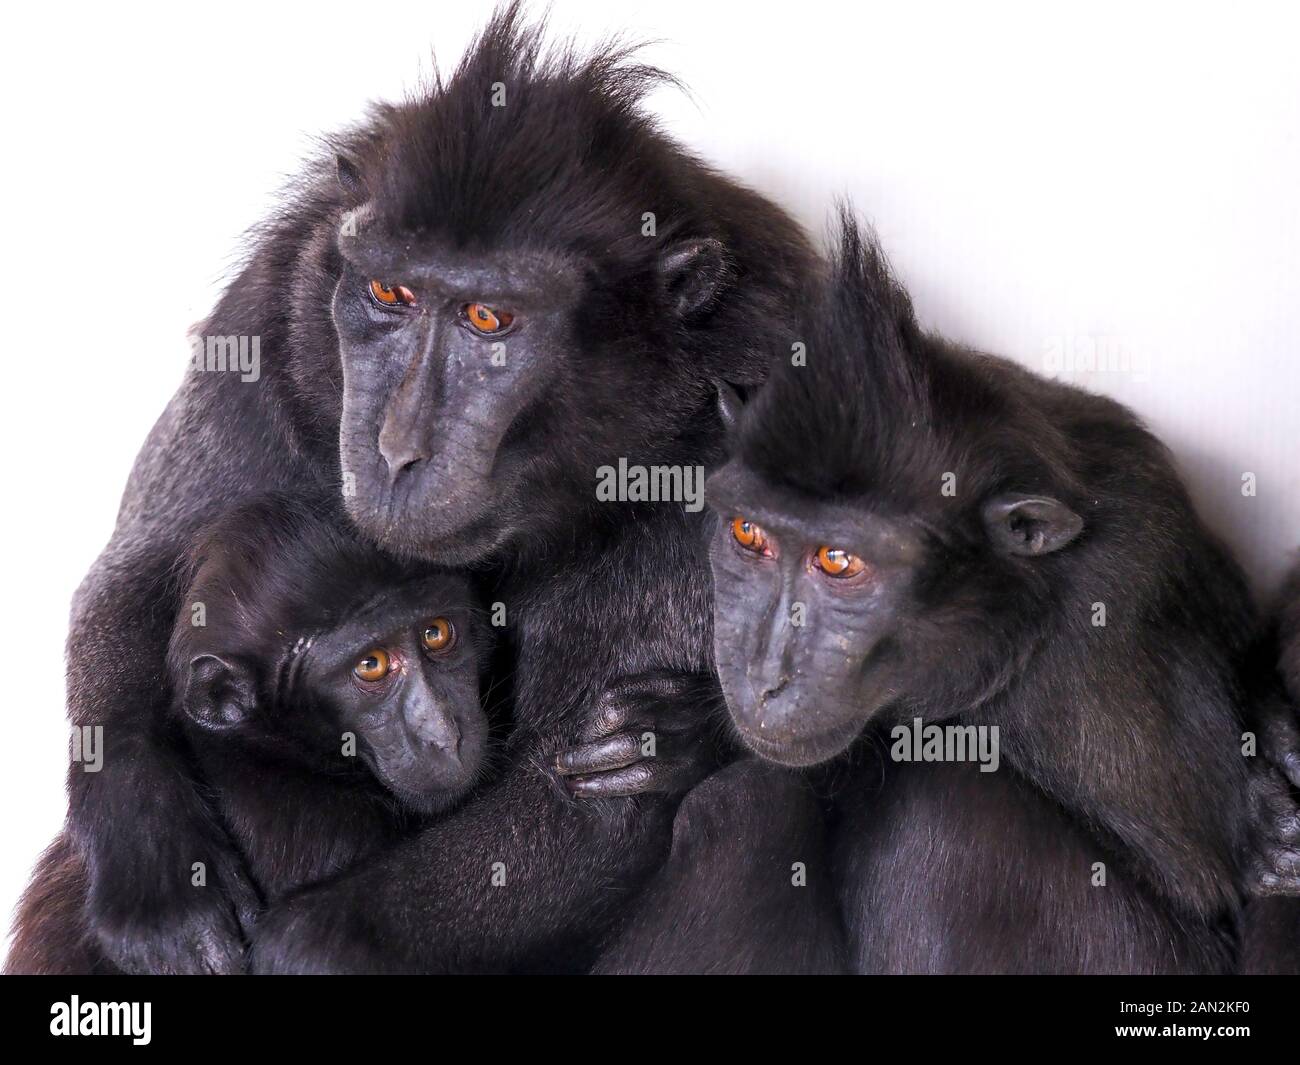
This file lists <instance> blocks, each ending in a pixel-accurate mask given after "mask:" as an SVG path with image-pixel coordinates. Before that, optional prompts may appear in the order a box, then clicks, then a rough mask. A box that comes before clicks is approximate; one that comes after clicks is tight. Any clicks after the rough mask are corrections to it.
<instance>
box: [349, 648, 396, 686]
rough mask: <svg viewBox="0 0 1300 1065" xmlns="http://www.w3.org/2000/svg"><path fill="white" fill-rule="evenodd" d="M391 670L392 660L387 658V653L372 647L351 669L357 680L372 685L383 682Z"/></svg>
mask: <svg viewBox="0 0 1300 1065" xmlns="http://www.w3.org/2000/svg"><path fill="white" fill-rule="evenodd" d="M392 668H393V660H392V659H391V658H389V657H388V652H387V651H385V650H384V649H383V648H381V647H372V648H371V649H370V650H369V651H367V652H366V653H365V654H364V655H362V656H361V658H360V659H359V660H358V661H357V664H356V665H355V666H353V667H352V672H353V674H354V675H355V676H356V678H357V679H358V680H365V681H369V682H370V683H371V684H373V683H374V682H375V681H378V680H383V679H384V678H385V677H386V676H388V673H389V671H390V670H391V669H392Z"/></svg>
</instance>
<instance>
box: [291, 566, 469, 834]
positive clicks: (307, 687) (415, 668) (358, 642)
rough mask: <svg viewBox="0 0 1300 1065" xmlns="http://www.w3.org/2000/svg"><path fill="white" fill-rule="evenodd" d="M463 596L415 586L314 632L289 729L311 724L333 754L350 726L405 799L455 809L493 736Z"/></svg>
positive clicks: (368, 758) (365, 754)
mask: <svg viewBox="0 0 1300 1065" xmlns="http://www.w3.org/2000/svg"><path fill="white" fill-rule="evenodd" d="M465 601H466V600H465V599H464V598H463V597H456V596H452V597H449V596H448V595H447V594H446V589H445V587H439V588H435V589H433V594H430V589H428V588H426V587H423V586H420V585H417V586H415V587H412V588H409V589H402V590H400V591H398V592H394V593H390V594H385V595H383V596H381V597H380V598H378V599H376V600H373V601H372V602H371V603H370V604H368V605H367V606H366V607H364V608H363V609H362V610H360V611H359V612H357V613H356V614H354V615H353V616H352V617H350V618H349V619H348V620H347V621H346V622H345V623H343V624H342V625H340V626H339V627H338V628H336V629H333V630H332V631H330V632H327V633H325V634H323V635H321V636H318V637H317V638H316V639H315V640H313V642H312V644H311V646H310V648H309V649H308V650H307V652H306V654H305V656H304V658H303V661H302V663H301V665H300V666H299V668H298V670H297V672H296V674H295V677H294V685H293V687H294V691H295V696H294V697H293V698H292V700H291V702H292V704H293V706H294V711H293V720H292V721H291V722H289V728H290V729H291V730H295V729H300V728H310V729H311V730H312V731H314V732H315V734H316V736H317V738H318V739H319V741H320V742H321V744H322V745H323V746H324V747H325V748H326V749H331V750H333V751H335V752H337V751H340V750H341V748H342V744H343V740H342V737H343V734H344V733H347V732H351V733H353V734H354V735H355V736H356V740H357V743H356V748H357V752H356V753H357V756H358V757H359V758H360V759H361V760H362V762H364V764H365V765H366V766H367V768H369V770H370V771H371V772H372V773H373V774H374V775H375V777H376V778H377V779H378V780H379V781H380V782H381V783H382V784H383V785H384V787H386V788H387V789H388V790H389V791H391V792H392V793H393V794H394V795H395V796H396V797H397V798H398V799H399V800H401V802H402V804H403V805H405V806H408V807H410V808H412V809H415V810H418V811H420V812H422V813H437V812H439V811H441V810H443V809H446V808H447V807H449V806H451V805H452V804H453V803H455V802H456V800H457V799H459V798H460V797H461V796H463V795H464V794H465V792H467V791H468V790H469V789H470V788H471V787H473V785H474V783H475V782H476V781H477V779H478V778H479V776H480V773H481V770H482V767H483V761H484V756H485V753H486V750H487V743H488V723H487V719H486V716H485V715H484V713H483V710H482V709H481V706H480V701H479V657H478V654H477V648H476V640H475V633H474V628H473V622H472V619H471V617H470V615H469V613H468V611H467V610H466V609H465V608H464V605H463V604H464V603H465ZM307 719H310V722H308V720H307Z"/></svg>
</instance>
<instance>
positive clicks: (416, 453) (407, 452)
mask: <svg viewBox="0 0 1300 1065" xmlns="http://www.w3.org/2000/svg"><path fill="white" fill-rule="evenodd" d="M379 453H380V454H381V455H383V456H384V461H385V462H386V463H387V464H388V476H389V478H390V479H391V480H394V481H395V480H397V477H398V474H400V473H401V472H402V471H403V470H405V469H409V468H410V467H411V466H414V465H415V464H416V463H417V462H423V461H425V460H427V459H428V458H429V450H428V448H426V447H425V446H424V445H423V444H422V443H419V442H418V441H417V440H415V439H414V438H413V437H412V435H411V434H410V433H409V432H406V431H404V430H401V429H395V428H394V425H393V422H392V421H385V422H384V427H383V429H382V430H381V431H380V433H379Z"/></svg>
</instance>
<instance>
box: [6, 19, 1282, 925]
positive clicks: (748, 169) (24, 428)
mask: <svg viewBox="0 0 1300 1065" xmlns="http://www.w3.org/2000/svg"><path fill="white" fill-rule="evenodd" d="M1046 6H1047V5H1042V4H1029V3H1026V4H1003V3H987V2H986V3H983V4H979V5H957V4H953V5H948V4H936V3H919V4H918V3H907V4H900V3H897V2H889V3H874V2H873V3H864V2H861V0H858V2H853V3H842V4H836V3H829V2H824V0H802V2H800V3H794V4H766V5H765V4H759V3H745V4H734V5H733V4H725V5H724V4H705V3H702V2H701V0H653V2H646V3H635V2H619V0H556V2H555V3H554V7H553V12H552V24H553V26H554V27H555V28H556V29H557V30H559V31H561V32H578V33H579V35H580V36H581V37H583V38H585V39H588V40H591V39H596V38H599V37H601V36H604V35H605V34H607V33H610V32H614V31H626V32H628V33H629V34H631V35H633V36H636V37H642V38H659V39H661V43H660V44H658V45H656V46H654V47H653V48H651V49H650V50H649V52H648V53H647V54H648V56H649V57H650V58H652V59H653V60H655V61H657V62H659V63H660V64H662V65H664V66H666V67H668V68H669V69H671V70H673V71H675V72H676V73H678V74H679V75H681V76H682V78H683V79H684V80H685V82H686V83H687V84H688V85H689V86H690V89H691V90H692V96H690V97H685V96H682V95H680V94H675V93H669V92H663V93H660V94H658V95H656V97H655V98H654V105H655V107H656V109H658V110H659V111H660V113H661V114H662V115H663V118H664V121H665V123H666V125H667V126H668V128H669V129H670V130H672V131H673V132H674V133H675V134H676V135H677V136H679V137H680V138H681V139H682V140H684V141H685V142H686V143H687V144H689V145H691V146H693V147H694V148H696V149H698V150H699V151H700V152H702V153H703V154H704V155H706V156H708V157H710V158H711V159H713V160H715V161H716V162H717V163H718V164H719V165H721V166H722V167H723V168H725V169H727V170H730V171H731V172H733V173H735V174H738V175H742V176H743V177H744V178H745V179H747V180H748V181H749V182H750V183H751V184H753V185H755V186H756V187H757V188H759V189H760V190H762V191H763V192H766V193H768V194H769V195H771V196H773V197H775V198H776V199H778V200H779V201H781V202H782V203H784V204H785V205H787V206H788V207H789V208H790V209H792V210H793V211H794V212H795V213H796V215H797V216H798V217H799V218H800V219H801V220H802V221H803V222H804V223H806V224H807V225H808V226H809V227H810V228H812V229H813V230H814V231H815V232H816V233H818V234H822V233H823V232H824V229H825V219H826V217H827V209H828V207H829V205H830V203H831V200H832V198H833V197H834V196H837V195H848V196H851V197H852V199H853V200H854V201H855V203H856V204H857V206H858V208H859V209H860V211H861V212H862V213H863V214H864V215H866V216H867V217H868V218H869V219H870V220H871V221H873V222H874V223H875V225H876V226H877V228H878V230H879V232H880V234H881V237H882V239H883V241H884V243H885V246H886V248H887V250H888V251H889V253H890V255H891V258H892V259H893V262H894V264H895V266H896V268H897V269H898V272H899V273H900V275H901V276H902V278H903V279H904V281H905V282H907V284H908V285H909V286H910V288H911V290H912V293H913V296H914V298H915V301H916V305H917V309H918V312H919V314H920V317H921V319H922V320H923V322H925V323H926V324H927V325H929V326H931V327H934V328H936V329H939V330H942V331H943V332H945V333H947V334H949V335H951V336H953V337H955V338H957V339H960V340H963V341H966V342H969V343H972V344H974V345H977V346H980V347H983V348H985V349H987V350H990V351H996V352H1000V353H1002V354H1006V355H1010V356H1012V357H1014V358H1017V359H1019V360H1022V361H1023V362H1025V363H1026V364H1028V365H1030V366H1032V367H1034V368H1036V369H1039V370H1044V371H1053V372H1061V373H1063V374H1064V375H1066V376H1069V377H1070V378H1071V379H1073V380H1075V381H1079V382H1082V383H1084V384H1086V385H1087V386H1088V387H1090V388H1094V389H1097V390H1100V391H1103V392H1107V393H1110V394H1112V395H1114V396H1116V397H1118V398H1120V399H1122V400H1124V401H1125V402H1127V403H1129V404H1131V405H1132V406H1134V407H1136V408H1137V409H1138V410H1139V411H1141V412H1142V413H1143V415H1144V416H1145V417H1146V418H1147V419H1148V420H1149V422H1150V424H1151V425H1152V426H1153V427H1154V428H1155V429H1156V430H1157V432H1159V433H1160V434H1161V435H1162V436H1163V437H1164V438H1165V440H1166V441H1168V443H1169V444H1170V446H1171V447H1172V448H1173V450H1174V452H1175V454H1176V455H1177V457H1178V459H1179V461H1180V463H1181V465H1182V467H1183V469H1184V470H1185V471H1186V475H1187V477H1188V479H1189V480H1190V482H1191V484H1192V486H1193V489H1194V492H1195V494H1196V496H1197V498H1198V500H1199V501H1200V503H1201V504H1202V506H1203V508H1204V510H1205V512H1206V514H1207V516H1208V517H1209V519H1210V520H1211V522H1212V524H1213V525H1214V526H1215V527H1216V528H1217V529H1219V530H1220V531H1221V532H1222V534H1223V535H1224V536H1226V537H1227V538H1228V539H1229V540H1230V541H1231V542H1232V543H1233V544H1234V545H1235V546H1236V548H1237V549H1238V551H1239V553H1240V557H1241V558H1242V560H1243V562H1244V563H1245V564H1246V566H1247V567H1248V569H1249V570H1250V572H1251V575H1252V578H1253V579H1254V580H1255V581H1256V585H1257V588H1258V589H1259V590H1260V591H1261V592H1263V593H1267V592H1268V591H1269V590H1271V588H1272V587H1273V585H1274V584H1275V582H1276V578H1277V575H1278V574H1279V572H1280V570H1281V568H1282V567H1283V565H1284V564H1285V562H1286V561H1287V559H1288V557H1289V556H1290V555H1291V553H1292V552H1293V549H1294V547H1295V546H1296V545H1297V544H1300V472H1297V465H1296V462H1295V458H1296V456H1297V451H1298V450H1300V426H1297V424H1296V422H1297V417H1296V415H1297V409H1298V407H1300V404H1298V403H1297V399H1298V397H1300V368H1297V359H1296V355H1297V339H1296V338H1297V336H1300V208H1298V207H1297V203H1298V202H1300V200H1298V198H1297V190H1298V189H1300V65H1297V64H1296V62H1295V59H1294V52H1293V49H1294V44H1295V41H1296V39H1297V29H1298V28H1300V27H1297V25H1295V24H1294V22H1293V21H1292V20H1291V18H1290V17H1288V16H1286V15H1285V14H1283V13H1282V5H1280V4H1279V5H1278V6H1277V7H1276V8H1273V7H1268V6H1263V5H1260V6H1256V7H1253V8H1252V9H1251V10H1249V11H1246V10H1244V9H1245V8H1246V7H1247V6H1248V5H1243V4H1227V3H1224V4H1222V5H1219V6H1217V7H1202V8H1198V9H1193V6H1192V5H1187V4H1182V5H1169V6H1168V7H1165V8H1162V7H1159V6H1157V5H1144V7H1146V8H1147V10H1146V11H1144V12H1137V11H1134V10H1132V5H1128V4H1114V5H1111V4H1105V3H1102V4H1097V3H1094V4H1090V5H1087V7H1086V8H1081V7H1079V6H1078V5H1070V6H1069V9H1067V6H1066V5H1059V7H1056V9H1055V10H1053V11H1046V10H1043V8H1044V7H1046ZM489 9H490V4H488V3H475V2H470V3H459V4H450V3H431V4H406V5H377V6H376V5H359V4H357V3H355V2H334V0H330V2H323V0H313V2H311V3H301V4H288V3H267V2H265V0H263V2H259V3H239V2H232V0H222V2H220V3H215V2H214V3H211V4H209V5H207V7H206V10H202V9H200V7H199V5H193V4H184V5H176V4H168V5H163V4H158V5H147V6H146V5H139V6H132V5H130V4H85V5H80V4H74V3H64V4H60V5H57V6H48V5H46V6H43V7H41V6H37V5H11V6H10V9H9V10H8V11H7V12H6V15H5V23H6V26H5V32H4V35H3V36H4V40H3V43H2V44H0V49H2V50H3V51H2V53H0V86H2V87H3V93H2V95H0V99H2V100H3V104H2V105H0V107H2V108H3V114H4V133H5V136H4V155H5V163H4V167H3V170H0V187H2V188H3V193H4V195H3V200H2V201H0V202H3V204H4V215H3V228H2V232H3V238H4V239H3V254H0V275H2V276H0V281H2V283H0V330H2V332H0V337H2V338H3V343H4V346H5V348H6V351H5V360H4V361H5V363H6V365H8V366H9V370H8V376H7V380H6V381H5V384H4V387H3V389H2V390H0V406H2V409H0V435H2V437H3V454H6V455H8V456H9V466H8V467H7V468H8V469H9V494H8V496H7V497H5V500H6V505H7V513H6V518H7V520H6V521H5V522H4V527H3V531H0V539H2V543H0V549H2V550H0V560H2V563H3V566H4V585H3V587H4V603H5V609H4V610H3V611H0V638H2V639H3V645H4V646H5V647H7V648H8V649H9V650H8V654H9V663H10V666H11V668H10V669H9V670H8V671H7V676H6V677H5V684H4V687H3V696H0V697H2V698H3V700H4V703H5V706H4V717H3V720H4V723H5V731H4V736H5V739H6V743H5V753H6V754H7V755H8V757H7V758H5V759H4V770H3V772H2V773H0V789H2V791H0V809H2V810H3V814H2V815H0V817H2V820H0V824H2V825H3V844H4V846H3V848H2V849H0V912H2V913H3V914H5V915H7V913H8V911H9V910H10V908H11V906H12V904H13V901H14V900H15V899H16V897H17V894H18V892H19V890H20V889H21V886H22V884H23V882H24V881H25V879H26V876H27V874H28V871H29V869H30V867H31V864H32V861H33V860H34V858H35V856H36V854H37V853H38V851H39V849H40V848H41V846H43V845H44V843H45V842H46V841H48V840H49V839H50V838H51V837H52V835H53V834H54V832H55V831H56V829H57V827H58V824H59V822H60V820H61V818H62V813H63V794H62V775H63V767H64V765H65V762H66V732H65V729H64V723H63V722H64V719H63V707H62V703H63V681H62V648H63V640H64V634H65V627H66V614H67V606H68V602H69V599H70V597H71V595H72V591H73V589H74V588H75V587H76V585H77V583H78V581H79V580H80V579H81V576H82V574H83V573H84V572H85V570H86V568H87V567H88V566H89V565H90V563H91V561H92V560H93V558H94V557H95V555H96V554H97V553H98V552H99V550H100V548H101V547H102V545H103V544H104V542H105V541H106V539H107V538H108V535H109V532H110V530H111V527H112V523H113V518H114V514H115V511H116V506H117V500H118V497H119V495H120V493H121V490H122V487H123V484H124V482H125V479H126V475H127V471H128V469H129V467H130V464H131V461H132V459H133V458H134V455H135V452H136V449H137V448H138V447H139V446H140V443H141V442H142V440H143V438H144V436H145V433H146V432H147V431H148V429H149V426H150V425H151V424H152V422H153V420H154V418H155V417H156V416H157V414H158V413H159V412H160V411H161V409H162V407H163V405H164V404H165V402H166V400H167V398H168V396H169V395H170V394H171V392H172V391H173V389H174V388H175V386H176V384H177V382H178V381H179V379H180V377H181V374H182V371H183V369H184V364H185V360H186V356H187V349H186V346H185V337H184V334H185V330H186V328H187V327H188V326H189V325H190V324H191V323H193V322H195V321H197V320H198V319H199V318H201V317H202V316H203V315H204V314H205V313H206V311H207V309H208V308H209V306H210V304H211V303H212V302H213V299H214V297H215V295H216V293H217V292H218V290H219V287H220V282H221V277H222V274H223V271H225V270H226V269H227V268H228V267H229V265H230V264H231V262H232V261H233V259H234V256H235V253H236V251H237V248H238V243H239V237H240V233H241V232H242V231H243V230H244V229H245V228H246V227H247V226H248V225H250V224H251V223H252V222H254V221H255V220H256V219H257V218H258V217H259V216H260V215H261V214H262V213H263V211H264V209H265V207H266V205H267V204H268V203H269V202H270V196H271V194H272V192H273V191H274V190H275V188H276V187H277V186H278V184H279V182H280V180H281V179H282V177H283V176H284V175H286V174H287V173H289V172H290V171H292V170H293V169H294V166H295V162H296V160H298V159H299V158H300V157H301V156H302V155H303V154H304V152H305V151H307V150H308V148H309V146H310V136H311V134H313V133H315V132H318V131H321V130H327V129H331V128H334V127H336V126H338V125H341V124H344V123H346V122H348V121H350V120H352V119H354V118H356V117H357V116H358V115H359V114H360V111H361V109H362V105H363V104H364V102H365V101H367V100H368V99H371V98H376V97H384V98H396V97H399V96H400V95H401V94H402V93H403V92H404V90H406V89H408V88H410V87H412V86H413V85H414V84H415V82H416V80H417V77H418V75H419V73H420V71H421V70H425V71H427V70H428V66H429V56H430V50H431V48H434V47H436V49H437V51H438V54H439V55H440V56H441V57H442V60H443V63H444V65H449V64H450V63H452V62H453V61H454V60H455V59H456V58H457V56H458V55H459V53H460V50H461V48H462V47H463V45H464V44H465V42H466V41H467V40H468V38H469V37H470V35H471V33H472V31H473V30H474V28H475V27H476V26H477V25H479V24H480V23H481V22H482V21H483V19H484V17H485V15H486V13H487V12H488V10H489ZM1090 360H1091V361H1092V363H1099V364H1100V368H1099V369H1093V370H1089V369H1087V367H1088V366H1089V365H1090V364H1091V363H1090ZM1244 473H1253V474H1255V475H1256V478H1257V484H1258V493H1257V495H1256V496H1254V497H1252V498H1248V497H1243V495H1242V492H1241V483H1242V475H1243V474H1244ZM73 636H74V640H75V636H76V634H73Z"/></svg>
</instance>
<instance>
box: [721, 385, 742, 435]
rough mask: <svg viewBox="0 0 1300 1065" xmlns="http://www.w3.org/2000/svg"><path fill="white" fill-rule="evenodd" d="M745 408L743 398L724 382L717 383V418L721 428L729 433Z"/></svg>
mask: <svg viewBox="0 0 1300 1065" xmlns="http://www.w3.org/2000/svg"><path fill="white" fill-rule="evenodd" d="M744 408H745V399H744V397H743V396H742V395H741V394H740V393H739V392H737V391H736V389H735V388H734V387H733V386H732V385H729V384H727V382H726V381H719V382H718V417H719V418H721V419H722V428H723V429H725V430H726V431H727V432H728V433H731V432H733V431H734V430H735V428H736V423H737V422H738V421H740V412H741V411H742V410H744Z"/></svg>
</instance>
